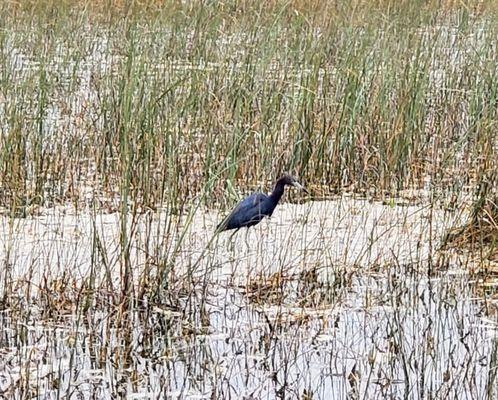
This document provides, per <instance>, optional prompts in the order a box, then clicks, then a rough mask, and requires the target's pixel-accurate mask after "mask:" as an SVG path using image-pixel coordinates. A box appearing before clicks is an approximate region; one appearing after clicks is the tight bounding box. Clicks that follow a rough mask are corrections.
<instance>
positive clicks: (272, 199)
mask: <svg viewBox="0 0 498 400" xmlns="http://www.w3.org/2000/svg"><path fill="white" fill-rule="evenodd" d="M285 185H293V186H295V187H298V188H300V189H302V190H304V191H306V192H307V190H306V189H304V188H303V187H302V186H301V185H300V184H299V183H298V182H297V181H296V180H295V179H294V178H293V177H292V176H290V175H284V176H282V177H281V178H280V179H279V180H278V181H277V183H276V184H275V188H274V189H273V192H272V193H271V194H270V195H269V196H268V195H266V194H264V193H261V192H257V193H253V194H252V195H250V196H249V197H246V198H245V199H244V200H242V201H241V202H240V203H239V204H237V206H236V207H235V208H234V209H233V211H232V212H231V213H230V214H229V215H228V216H227V217H226V218H225V219H224V220H223V221H222V222H221V223H220V224H219V225H218V227H217V228H216V231H217V232H221V231H227V230H230V229H239V228H242V227H250V226H253V225H256V224H257V223H259V222H261V220H262V219H263V218H264V217H271V215H272V214H273V211H274V210H275V207H277V204H278V202H279V200H280V198H281V197H282V195H283V194H284V187H285Z"/></svg>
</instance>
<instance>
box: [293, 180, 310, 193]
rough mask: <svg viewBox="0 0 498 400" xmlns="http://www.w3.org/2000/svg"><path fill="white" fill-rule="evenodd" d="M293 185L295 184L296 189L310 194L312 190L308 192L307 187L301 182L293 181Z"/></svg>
mask: <svg viewBox="0 0 498 400" xmlns="http://www.w3.org/2000/svg"><path fill="white" fill-rule="evenodd" d="M292 186H294V187H295V188H296V189H300V190H302V191H303V192H305V193H308V194H310V192H308V191H307V190H306V188H305V187H304V186H303V185H301V184H300V183H299V182H293V183H292Z"/></svg>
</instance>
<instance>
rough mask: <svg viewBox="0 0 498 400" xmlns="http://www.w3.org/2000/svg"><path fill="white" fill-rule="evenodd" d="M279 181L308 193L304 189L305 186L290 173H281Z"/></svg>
mask: <svg viewBox="0 0 498 400" xmlns="http://www.w3.org/2000/svg"><path fill="white" fill-rule="evenodd" d="M279 181H281V182H282V183H283V184H284V185H289V186H294V187H295V188H296V189H299V190H302V191H304V192H306V193H308V194H309V192H308V191H307V190H306V188H305V187H304V186H303V185H301V184H300V183H299V182H298V181H297V179H296V178H294V177H293V176H292V175H287V174H286V175H283V176H282V177H281V178H280V179H279Z"/></svg>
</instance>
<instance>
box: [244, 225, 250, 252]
mask: <svg viewBox="0 0 498 400" xmlns="http://www.w3.org/2000/svg"><path fill="white" fill-rule="evenodd" d="M248 236H249V227H247V229H246V233H245V235H244V239H245V242H246V246H247V248H248V249H249V240H247V238H248Z"/></svg>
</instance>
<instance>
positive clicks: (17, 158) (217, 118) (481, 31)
mask: <svg viewBox="0 0 498 400" xmlns="http://www.w3.org/2000/svg"><path fill="white" fill-rule="evenodd" d="M49 4H50V5H51V7H49V11H45V12H42V11H41V10H40V9H39V8H37V6H36V4H34V3H33V4H29V3H28V5H26V6H25V9H19V8H18V7H15V6H13V5H10V6H9V5H4V6H3V10H2V15H3V17H4V18H3V28H2V36H1V49H2V52H1V59H0V63H1V64H2V71H3V72H2V79H1V83H0V84H1V92H2V97H3V104H4V106H3V107H2V111H1V114H0V118H1V122H2V123H1V127H2V135H1V143H0V170H1V171H2V182H1V183H0V184H1V192H0V200H1V203H2V205H3V206H5V207H8V208H10V209H17V208H19V207H20V208H21V209H23V207H25V206H27V205H29V204H32V203H35V204H45V203H46V202H47V201H48V200H51V201H56V202H64V201H66V200H68V199H71V200H72V201H74V202H81V201H82V197H83V196H82V194H81V188H82V186H83V185H86V184H88V183H89V184H90V185H91V186H93V187H94V188H96V189H97V190H98V191H100V192H101V193H105V194H106V195H108V196H109V197H110V198H113V197H115V198H118V197H119V196H118V195H121V196H124V198H126V202H128V201H131V202H134V203H137V204H140V205H141V206H143V207H157V206H158V205H160V204H164V203H165V202H166V201H167V202H168V204H170V206H171V208H172V210H173V211H175V212H182V209H183V208H184V207H185V205H186V204H189V202H191V201H192V200H193V199H194V198H196V197H197V196H199V194H200V193H201V191H202V190H203V188H204V183H205V182H206V181H207V180H208V179H209V178H210V177H211V176H213V175H216V176H218V179H217V182H216V184H215V185H213V186H212V188H210V193H209V194H208V195H209V197H208V198H209V202H208V203H209V204H212V202H216V201H224V200H225V199H226V198H227V195H226V193H227V190H228V193H229V194H230V193H231V195H233V188H234V187H235V186H237V187H244V186H247V187H254V186H258V185H262V184H266V183H267V181H269V180H272V179H274V178H275V177H276V175H278V174H280V173H282V172H283V171H290V172H292V173H295V174H297V175H299V176H300V177H301V179H303V180H305V181H306V182H307V183H308V185H311V186H315V192H320V191H323V192H325V193H327V192H337V191H341V190H343V189H344V188H348V189H351V188H353V189H355V190H360V191H363V190H369V191H373V192H376V193H386V192H387V193H389V194H393V193H394V194H395V193H396V192H397V191H399V190H401V189H404V188H407V187H421V186H422V185H423V181H424V179H425V178H426V177H427V176H430V177H432V183H433V184H435V185H445V186H448V187H451V186H452V185H454V184H455V181H457V180H458V182H464V183H469V182H471V181H474V180H475V174H476V172H477V171H478V169H479V165H481V164H482V160H481V155H482V151H481V149H482V148H483V147H486V143H488V142H491V143H492V144H493V145H494V143H495V142H496V140H495V136H496V135H495V128H496V126H495V125H496V122H495V121H496V117H497V116H496V109H497V108H496V107H495V105H496V93H497V84H496V82H497V80H496V79H495V78H496V74H497V67H496V63H495V59H496V45H495V37H496V28H497V24H496V23H495V20H494V19H493V15H494V14H492V13H491V11H489V13H485V12H483V13H481V14H477V13H476V14H473V13H472V10H471V9H469V8H468V7H464V6H461V7H460V8H455V7H447V8H435V7H434V6H426V7H425V9H424V7H422V8H421V10H420V12H419V13H418V14H415V12H414V10H415V7H414V5H413V3H410V2H408V3H399V4H398V5H395V4H394V3H386V2H383V3H382V4H383V5H384V6H385V5H386V4H387V5H389V6H388V7H387V8H384V7H381V6H379V7H377V8H376V7H375V6H373V5H370V6H367V5H365V4H364V3H362V2H357V3H353V4H352V5H351V8H349V7H348V6H347V5H346V4H345V3H342V2H338V3H337V4H336V6H335V7H333V6H331V5H328V6H324V5H320V4H319V3H314V2H287V3H284V2H273V3H271V4H269V5H267V6H266V5H265V4H263V3H259V2H251V3H246V2H242V3H238V2H233V3H230V2H229V3H223V4H217V3H212V4H203V3H196V2H193V3H188V4H182V3H179V2H174V1H171V2H166V4H164V5H162V6H159V5H157V4H154V3H150V4H148V7H145V9H141V8H140V9H139V7H138V6H136V7H133V6H130V7H131V8H126V7H124V8H119V7H117V6H115V8H114V12H115V14H111V13H109V14H106V13H105V12H104V11H102V10H101V12H100V14H99V13H96V11H95V8H97V9H98V3H88V4H87V7H81V6H80V7H69V4H70V2H62V1H61V2H49ZM92 4H93V7H92ZM305 5H306V7H305ZM111 8H112V7H111ZM111 15H113V16H114V17H113V18H110V16H111ZM116 15H121V18H118V17H117V16H116ZM19 63H21V64H19ZM493 142H494V143H493ZM492 147H493V146H492ZM493 155H495V154H491V155H488V156H487V157H492V156H493ZM455 171H459V174H458V175H455ZM89 175H91V179H90V178H89ZM50 194H52V196H53V197H54V198H53V199H49V198H48V197H50V196H49V195H50Z"/></svg>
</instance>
